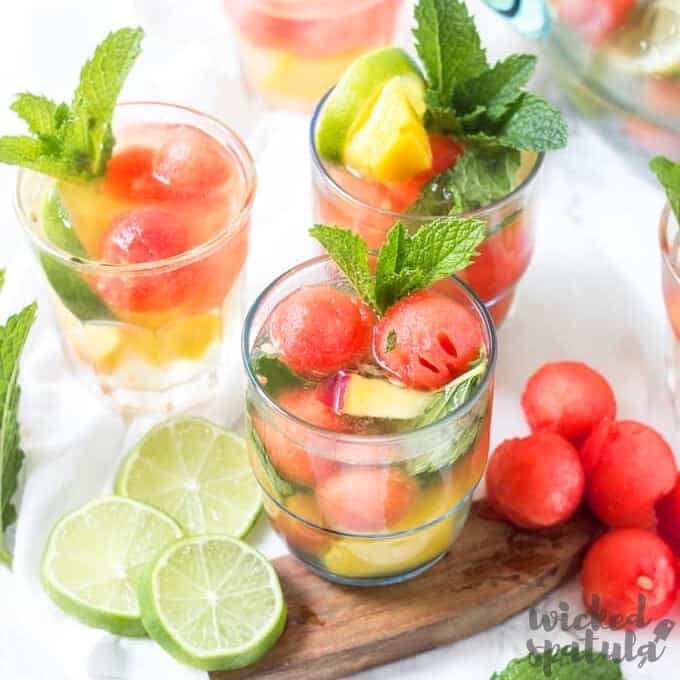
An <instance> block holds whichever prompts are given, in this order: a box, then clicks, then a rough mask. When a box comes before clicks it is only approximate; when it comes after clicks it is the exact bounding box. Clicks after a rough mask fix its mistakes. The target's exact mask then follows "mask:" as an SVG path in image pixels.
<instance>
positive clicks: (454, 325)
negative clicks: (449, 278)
mask: <svg viewBox="0 0 680 680" xmlns="http://www.w3.org/2000/svg"><path fill="white" fill-rule="evenodd" d="M482 345H483V339H482V329H481V327H480V324H479V322H478V321H477V319H476V318H475V317H474V315H473V314H472V312H470V311H468V310H467V309H465V307H463V306H462V305H461V304H459V303H458V302H456V301H455V300H452V299H450V298H446V297H443V296H442V295H437V294H436V293H432V292H430V291H426V290H423V291H419V292H417V293H413V294H412V295H409V296H408V297H405V298H402V299H401V300H399V302H397V303H396V304H395V305H393V306H392V307H390V308H389V309H388V310H387V312H386V313H385V315H384V316H383V318H382V319H381V320H380V322H379V323H378V325H377V327H376V329H375V337H374V352H375V355H376V357H377V359H378V361H379V362H380V364H381V365H382V366H383V367H384V368H386V369H387V370H388V371H390V372H391V373H393V374H394V375H395V376H396V377H397V378H399V380H401V381H402V382H403V383H404V384H405V385H407V386H409V387H415V388H417V389H422V390H434V389H437V388H439V387H443V386H444V385H446V384H447V383H449V382H451V380H453V379H454V378H456V377H457V376H459V375H461V374H462V373H464V372H465V371H466V370H467V369H468V368H469V366H470V363H471V362H472V361H474V360H475V359H476V358H477V357H478V355H479V348H480V347H481V346H482Z"/></svg>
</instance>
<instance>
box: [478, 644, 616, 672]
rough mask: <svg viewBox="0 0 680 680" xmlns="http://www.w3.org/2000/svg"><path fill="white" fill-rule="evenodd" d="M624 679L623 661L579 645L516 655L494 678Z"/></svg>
mask: <svg viewBox="0 0 680 680" xmlns="http://www.w3.org/2000/svg"><path fill="white" fill-rule="evenodd" d="M546 678H552V680H582V678H587V679H588V680H623V673H622V672H621V665H620V662H618V661H612V660H611V659H610V658H608V657H606V656H605V655H604V654H596V653H594V652H592V651H584V652H581V651H579V650H578V649H576V648H575V647H573V646H572V647H563V648H562V649H561V650H559V652H557V653H555V652H542V653H541V654H529V655H527V656H525V657H522V658H519V659H514V660H513V661H511V662H510V663H509V664H508V665H507V666H506V668H505V670H503V671H501V672H500V673H494V674H493V675H492V676H491V680H545V679H546Z"/></svg>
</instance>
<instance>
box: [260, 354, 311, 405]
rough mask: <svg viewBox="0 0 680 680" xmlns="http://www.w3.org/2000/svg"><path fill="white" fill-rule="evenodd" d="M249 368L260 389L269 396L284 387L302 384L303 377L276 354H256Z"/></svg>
mask: <svg viewBox="0 0 680 680" xmlns="http://www.w3.org/2000/svg"><path fill="white" fill-rule="evenodd" d="M250 365H251V368H252V370H253V373H254V374H255V376H256V377H257V380H258V382H259V383H260V385H261V386H262V389H263V390H264V391H265V392H267V394H269V395H270V396H274V395H276V394H277V393H278V392H280V391H281V390H282V389H284V388H286V387H293V386H297V385H304V383H305V379H304V378H302V377H301V376H299V375H298V374H297V373H295V372H293V371H291V370H290V368H288V366H286V364H284V363H283V361H281V359H279V358H278V357H276V356H273V355H271V354H264V353H262V354H258V355H257V356H256V357H255V358H254V359H253V360H252V361H251V364H250Z"/></svg>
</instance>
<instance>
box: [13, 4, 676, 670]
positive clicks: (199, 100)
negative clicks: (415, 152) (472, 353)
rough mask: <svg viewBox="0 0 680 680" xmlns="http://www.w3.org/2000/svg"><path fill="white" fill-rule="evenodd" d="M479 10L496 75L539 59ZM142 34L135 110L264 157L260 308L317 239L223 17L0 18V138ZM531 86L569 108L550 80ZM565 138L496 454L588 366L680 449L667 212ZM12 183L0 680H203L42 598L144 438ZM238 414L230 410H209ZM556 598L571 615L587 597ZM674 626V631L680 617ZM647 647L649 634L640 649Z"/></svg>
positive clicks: (520, 632)
mask: <svg viewBox="0 0 680 680" xmlns="http://www.w3.org/2000/svg"><path fill="white" fill-rule="evenodd" d="M470 4H471V6H472V7H473V8H474V9H475V11H476V12H477V13H478V14H479V22H480V26H481V27H482V31H483V37H484V41H485V43H486V44H487V45H488V46H489V52H490V55H491V57H493V58H498V57H499V56H501V55H503V54H506V53H507V52H509V51H517V50H518V49H521V48H524V49H531V46H522V45H521V41H520V39H519V38H517V37H516V36H515V35H514V34H512V32H511V31H510V30H509V29H508V28H506V27H505V26H504V25H503V23H502V22H501V21H500V20H498V19H497V18H496V17H495V16H493V15H492V14H491V13H490V12H489V11H488V10H486V9H484V8H481V9H480V8H479V5H478V3H477V2H471V3H470ZM136 23H139V24H141V25H143V26H144V28H145V29H146V30H147V33H148V38H147V40H146V42H145V51H144V54H143V56H142V58H141V59H140V61H139V64H138V66H137V67H136V68H135V70H134V72H133V76H132V77H131V79H130V82H129V85H128V87H127V88H126V91H125V97H126V98H146V99H163V100H166V101H173V102H177V103H185V104H191V105H194V106H196V107H198V108H201V109H204V110H206V111H208V112H212V113H215V114H218V115H221V116H223V117H225V118H226V120H227V121H229V122H230V123H231V124H232V125H233V126H234V127H236V129H237V130H239V131H240V132H241V133H242V134H244V135H245V136H247V138H248V139H249V142H250V145H251V148H252V149H253V151H254V153H255V155H256V158H257V161H258V172H259V194H258V199H257V205H256V211H255V215H254V223H253V230H254V232H253V234H254V238H253V244H252V252H251V257H250V262H249V280H250V284H249V295H250V296H251V297H252V295H253V293H255V292H256V291H257V290H258V289H259V288H261V287H262V286H263V285H264V284H265V283H266V282H267V281H269V280H270V279H271V278H272V277H273V276H274V275H275V274H277V273H278V272H280V271H281V270H282V269H284V268H285V267H287V266H288V265H291V264H293V263H295V262H297V261H299V260H300V259H302V258H303V257H304V256H305V254H306V253H310V252H312V249H311V244H310V243H309V241H308V239H307V238H306V236H305V230H306V228H307V227H308V226H309V223H310V201H309V191H308V185H309V178H308V163H307V157H306V148H307V140H306V132H307V130H306V121H305V120H304V119H303V118H300V117H297V116H294V115H286V114H281V115H277V116H272V117H269V118H267V119H266V120H263V121H261V122H260V124H259V125H258V126H257V127H254V126H255V125H256V124H255V120H256V119H255V117H254V115H253V111H252V109H251V108H250V107H249V105H248V104H247V102H245V100H244V99H243V97H242V95H241V94H240V92H239V90H238V87H237V84H236V65H235V61H234V55H233V52H232V46H231V42H230V39H229V36H228V31H227V26H226V23H225V22H224V18H223V16H222V13H221V8H220V6H219V0H195V2H193V3H188V2H183V1H180V0H98V1H97V2H93V1H92V0H30V1H29V0H21V1H19V0H4V2H2V3H1V4H0V132H2V133H9V132H15V131H20V130H21V126H20V124H19V122H18V121H17V120H16V119H15V117H14V116H13V114H11V112H10V111H9V110H8V106H9V104H10V102H11V97H12V94H13V93H15V92H18V91H21V90H26V89H30V90H31V91H35V92H44V93H45V94H48V95H49V96H51V97H53V98H55V99H60V98H66V99H68V98H69V97H70V94H71V92H72V90H73V88H74V86H75V82H76V78H77V73H78V70H79V68H80V65H81V64H82V62H83V60H84V58H85V57H86V56H87V55H89V54H90V52H91V51H92V49H93V47H94V46H95V45H96V43H97V42H99V40H100V39H101V38H102V37H103V35H104V34H105V33H106V32H107V31H108V30H110V29H111V28H113V27H118V26H121V25H126V24H128V25H134V24H136ZM518 45H519V47H518ZM537 83H538V86H539V87H542V88H543V89H544V90H545V91H547V92H548V93H549V94H550V95H551V96H553V97H556V96H559V95H557V93H555V92H554V91H553V90H552V88H551V86H550V82H549V78H547V77H545V75H543V76H542V77H539V78H538V79H537ZM570 125H571V132H572V137H571V142H570V145H569V148H568V149H567V150H565V151H562V152H558V153H554V154H552V155H551V157H550V159H549V162H548V164H547V168H546V171H545V175H544V178H543V181H544V185H543V209H542V215H541V221H540V232H539V238H538V245H537V249H536V254H535V257H534V261H533V263H532V265H531V268H530V270H529V273H528V274H527V276H526V280H525V282H524V285H523V290H522V293H521V295H520V300H519V307H518V310H517V312H516V313H515V316H514V317H513V318H512V319H511V320H510V321H509V322H508V323H507V324H506V326H505V327H504V328H503V330H502V332H501V334H500V343H501V351H500V361H499V365H498V376H497V386H498V390H497V403H496V412H495V423H494V435H493V441H494V443H497V442H498V441H500V440H501V439H502V438H505V437H507V436H512V435H518V434H523V433H524V432H525V431H526V426H525V425H524V423H523V420H522V417H521V412H520V408H519V404H518V395H519V393H520V391H521V388H522V386H523V383H524V381H525V380H526V378H527V376H528V375H529V374H530V372H531V371H533V370H534V369H535V368H536V367H537V366H538V365H540V364H541V363H542V362H544V361H546V360H552V359H562V358H573V359H580V360H585V361H588V362H590V363H592V364H593V365H594V366H596V367H597V368H598V369H600V370H602V371H603V372H604V373H605V375H607V376H608V377H609V379H610V380H611V382H612V384H613V386H614V388H615V390H616V392H617V395H618V397H619V406H620V414H621V415H622V416H623V417H627V418H636V419H639V420H643V421H646V422H648V423H650V424H652V425H654V426H656V427H658V428H659V429H660V431H661V432H662V433H663V434H664V435H665V436H666V437H667V438H668V439H669V441H670V442H671V444H672V445H673V446H674V447H676V446H677V444H678V441H679V439H678V436H677V431H676V425H675V422H674V419H673V417H672V415H671V408H670V398H669V395H668V392H667V389H666V384H665V379H664V360H663V352H664V347H665V339H666V321H665V316H664V310H663V303H662V298H661V291H660V284H659V279H660V262H659V255H658V246H657V225H658V217H659V214H660V211H661V207H662V203H663V199H662V194H661V192H660V191H659V190H657V189H656V188H655V187H654V186H653V185H652V184H651V183H648V182H645V181H644V180H642V179H640V178H639V177H638V176H636V175H634V174H632V173H631V172H630V171H629V170H628V169H627V168H626V167H625V166H624V165H623V163H622V161H621V160H620V159H619V158H618V157H617V156H616V155H615V154H614V152H613V151H612V150H611V149H609V148H608V147H607V146H606V145H605V144H604V143H603V142H602V141H601V140H599V139H598V138H597V137H596V136H595V135H594V134H593V133H592V132H591V131H590V130H588V129H587V128H585V127H584V126H583V124H581V123H579V122H578V121H576V120H574V119H573V118H570ZM14 175H15V173H14V171H13V170H12V169H10V168H6V167H3V166H0V230H1V231H0V266H8V267H9V269H8V283H7V287H6V290H5V291H4V292H3V295H2V296H1V297H0V315H1V316H2V318H4V316H5V315H6V314H7V313H8V312H10V311H12V310H16V309H17V308H18V307H19V306H20V305H21V304H23V303H25V302H26V301H30V300H32V299H35V298H38V299H39V301H41V302H42V304H41V318H40V321H39V323H38V325H37V326H36V329H35V332H34V333H33V335H32V338H31V340H30V345H29V347H28V349H27V352H26V355H25V361H24V367H23V380H22V382H23V385H24V398H23V402H22V411H21V418H22V424H23V434H24V441H25V448H26V449H27V452H28V455H29V460H28V462H27V465H26V471H25V475H24V491H23V493H22V498H21V507H20V521H19V524H18V528H17V537H16V561H15V573H14V576H10V575H9V574H7V573H5V572H0V678H1V679H2V680H5V679H7V680H10V678H11V679H12V680H36V679H40V680H43V679H45V680H47V679H48V678H49V680H62V678H63V679H65V680H84V679H85V678H96V679H99V680H104V679H108V680H111V679H117V680H118V679H119V680H137V679H139V680H141V679H142V678H143V679H144V680H150V679H154V680H155V679H156V678H159V679H160V678H163V680H171V679H172V680H174V679H175V678H177V679H178V680H179V679H182V680H185V679H186V680H188V679H190V678H203V677H204V676H203V675H201V674H198V673H193V672H189V671H185V670H184V669H182V668H181V667H180V666H179V665H178V664H176V663H175V662H174V661H171V660H169V659H168V658H167V657H165V655H164V654H163V653H162V652H161V651H160V650H158V649H157V648H155V646H154V645H152V643H150V642H148V641H133V642H129V641H117V640H116V639H115V638H113V637H111V636H107V635H105V634H101V633H99V632H96V631H91V630H87V629H84V628H83V627H82V626H80V625H78V624H76V623H74V622H72V621H70V620H68V619H66V618H65V617H63V616H61V614H60V613H59V612H58V611H57V610H56V609H55V608H53V607H52V606H51V605H50V604H49V602H48V601H47V599H46V598H45V596H44V595H42V593H41V591H40V588H39V586H38V583H37V569H38V564H39V558H40V553H41V551H42V547H43V545H44V538H45V535H46V532H47V531H48V529H49V527H50V526H51V524H52V523H53V521H54V520H55V519H56V518H57V517H58V516H59V515H60V514H61V513H62V512H63V511H65V510H67V509H69V508H71V507H73V506H74V505H76V504H78V503H80V502H82V501H84V500H86V499H88V498H90V497H92V496H93V495H96V494H97V493H100V492H101V491H102V490H104V489H106V485H107V484H108V483H109V480H110V478H111V476H112V474H113V471H114V470H115V467H116V464H117V460H118V459H119V457H120V455H121V452H122V451H123V450H124V449H125V446H126V442H129V441H133V440H134V438H135V437H136V436H137V434H138V433H139V432H140V431H143V429H144V428H145V427H146V425H147V423H143V422H137V423H133V424H132V425H131V426H130V427H128V424H127V423H123V422H121V421H120V420H118V419H117V418H116V417H114V416H112V415H111V414H110V413H109V412H107V411H106V410H105V409H103V408H102V407H101V406H100V405H98V404H96V403H91V400H88V399H87V397H86V395H85V394H84V393H83V391H82V389H81V388H80V386H79V385H77V384H76V383H74V382H73V381H72V380H71V379H70V378H69V375H68V373H67V371H66V368H65V366H64V363H63V358H62V356H61V352H60V349H59V346H58V344H57V340H56V336H55V333H54V328H53V320H52V319H51V317H50V313H49V306H48V304H47V303H46V301H44V289H43V288H42V283H41V281H40V277H39V275H38V269H37V267H36V266H35V265H34V263H33V261H32V259H31V257H30V253H28V252H27V249H26V247H25V245H24V244H23V241H22V238H21V236H20V230H19V228H18V224H17V220H16V218H15V216H14V213H13V209H12V195H13V183H14ZM228 406H229V402H228V401H227V400H225V401H224V402H218V403H216V405H215V408H216V409H220V410H221V409H223V408H224V409H228ZM227 412H228V411H224V410H221V412H220V414H219V415H220V416H221V417H224V415H225V413H227ZM255 540H256V542H257V543H258V545H260V546H261V547H262V548H263V549H264V550H265V551H266V552H268V553H269V554H272V555H274V554H277V553H278V552H280V550H281V546H280V543H278V541H277V540H275V539H274V538H273V536H272V535H271V533H270V532H269V530H268V529H267V527H266V524H265V523H264V522H262V523H261V525H260V526H259V527H258V529H257V530H256V532H255ZM555 597H562V598H566V599H568V600H569V601H570V603H571V604H572V606H573V607H577V606H578V597H579V589H578V586H577V584H575V583H574V584H571V585H569V586H566V587H565V588H564V589H562V590H561V591H560V592H559V593H558V594H556V596H555ZM671 616H672V617H673V618H675V619H677V620H678V621H680V607H678V606H677V605H676V607H675V609H674V610H673V612H672V613H671ZM529 635H530V633H529V631H528V616H527V615H526V614H522V615H519V616H517V617H515V618H514V619H513V620H512V621H510V622H508V623H507V624H505V625H503V626H500V627H499V628H497V629H495V630H493V631H489V632H488V633H485V634H482V635H479V636H477V637H475V638H472V639H470V640H467V641H464V642H461V643H459V644H456V645H452V646H449V647H446V648H443V649H440V650H437V651H434V652H430V653H427V654H423V655H420V656H418V657H415V658H412V659H407V660H404V661H402V662H400V663H398V664H393V665H391V666H389V667H386V668H381V669H376V670H373V671H370V672H367V673H365V674H362V675H361V676H359V677H361V678H363V680H368V679H369V678H370V679H372V680H387V679H388V678H393V677H399V678H405V679H406V678H409V679H411V678H412V679H416V678H422V677H425V676H428V677H431V678H453V677H455V678H465V680H487V679H488V678H489V676H490V674H491V673H492V672H493V671H494V670H499V669H500V668H501V667H503V666H504V665H505V663H506V662H507V661H508V660H509V659H510V658H512V657H513V656H515V655H518V654H523V653H525V651H526V650H525V645H526V640H527V638H528V637H529ZM649 636H650V634H649V633H648V632H646V631H643V632H642V633H641V634H640V641H641V642H646V641H647V640H648V639H649ZM562 637H563V636H562ZM564 639H568V638H564ZM554 641H555V642H558V641H560V636H559V635H558V636H557V637H556V638H554ZM679 663H680V626H679V627H678V629H676V630H675V631H674V633H673V635H672V636H671V638H670V639H669V641H668V647H667V650H666V652H665V654H664V656H663V657H662V659H661V660H660V661H658V662H656V663H654V664H647V665H646V666H644V667H643V668H642V669H640V668H637V667H636V665H635V664H627V665H626V666H625V669H624V671H625V675H626V678H644V679H652V678H655V679H656V678H664V679H665V678H671V677H675V676H676V675H677V668H678V667H679Z"/></svg>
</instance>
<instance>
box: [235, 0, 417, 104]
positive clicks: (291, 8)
mask: <svg viewBox="0 0 680 680" xmlns="http://www.w3.org/2000/svg"><path fill="white" fill-rule="evenodd" d="M402 1H403V0H343V2H337V0H295V1H293V0H225V7H226V11H227V15H228V16H229V18H230V19H231V21H232V23H233V25H234V29H235V33H236V36H237V41H238V50H239V58H240V61H241V72H242V76H243V80H244V83H245V85H246V88H247V89H248V90H249V91H250V92H251V93H253V94H254V95H255V96H256V97H258V98H259V99H261V100H262V101H264V102H265V103H266V104H269V105H271V106H276V107H279V106H280V107H284V108H292V109H299V110H303V111H309V110H311V109H312V107H313V106H314V103H315V102H316V101H317V100H318V99H319V97H321V95H322V94H323V93H324V92H326V90H328V88H329V87H331V85H333V83H335V82H336V81H337V80H338V78H340V76H341V75H342V73H343V72H344V70H345V69H346V68H347V66H349V64H350V63H351V62H352V61H354V60H355V59H356V58H357V57H358V56H359V55H361V54H363V53H364V52H367V51H369V50H372V49H374V48H377V47H382V46H384V45H388V44H389V43H391V42H392V39H393V37H394V32H395V26H396V24H397V20H398V15H399V9H400V7H401V5H402Z"/></svg>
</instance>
